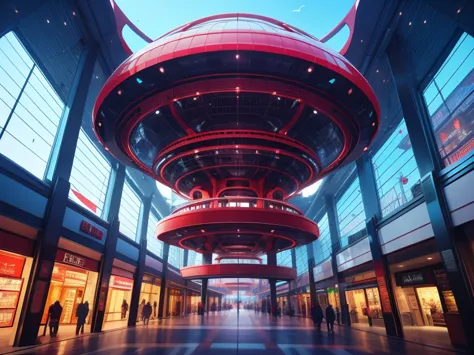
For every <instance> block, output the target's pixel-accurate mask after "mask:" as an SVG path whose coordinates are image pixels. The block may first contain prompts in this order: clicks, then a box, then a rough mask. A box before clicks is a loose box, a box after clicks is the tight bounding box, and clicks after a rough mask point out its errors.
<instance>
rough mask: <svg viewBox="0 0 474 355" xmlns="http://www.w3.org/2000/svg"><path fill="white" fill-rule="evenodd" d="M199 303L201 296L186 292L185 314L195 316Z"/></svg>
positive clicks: (193, 292) (196, 293) (194, 292)
mask: <svg viewBox="0 0 474 355" xmlns="http://www.w3.org/2000/svg"><path fill="white" fill-rule="evenodd" d="M200 302H201V294H200V293H199V292H196V291H190V290H188V291H187V293H186V314H197V312H198V306H199V303H200Z"/></svg>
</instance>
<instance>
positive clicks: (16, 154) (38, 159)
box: [0, 32, 64, 179]
mask: <svg viewBox="0 0 474 355" xmlns="http://www.w3.org/2000/svg"><path fill="white" fill-rule="evenodd" d="M0 48H1V50H0V114H1V116H0V117H1V118H0V126H1V128H0V132H1V139H0V153H2V154H3V155H5V156H6V157H8V158H9V159H11V160H12V161H14V162H15V163H17V164H18V165H20V166H22V167H23V168H25V169H26V170H28V171H29V172H30V173H32V174H33V175H35V176H36V177H38V178H40V179H43V177H44V173H45V170H46V166H47V163H48V159H49V155H50V153H51V148H52V145H53V143H54V139H55V136H56V133H57V130H58V125H59V121H60V119H61V115H62V111H63V108H64V102H63V101H62V100H61V98H60V97H59V96H58V94H57V93H56V91H55V90H53V88H52V87H51V85H50V83H49V82H48V81H47V79H46V77H45V76H44V75H43V73H42V72H41V71H40V70H39V68H38V67H37V66H35V64H34V62H33V60H32V59H31V57H30V56H29V54H28V53H27V52H26V50H25V48H24V47H23V46H22V45H21V43H20V41H19V40H18V38H17V37H16V36H15V35H14V34H13V33H11V32H10V33H8V34H6V35H5V36H4V37H2V38H0ZM28 75H29V79H28V82H26V80H27V78H28ZM25 82H26V85H25ZM23 86H24V90H23V92H22V93H21V88H22V87H23ZM16 101H18V103H17V106H16V108H15V111H14V112H11V110H12V109H13V105H14V103H15V102H16ZM10 113H12V114H11V118H10V121H9V122H8V123H7V118H8V117H9V115H10Z"/></svg>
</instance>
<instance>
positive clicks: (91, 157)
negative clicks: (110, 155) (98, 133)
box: [69, 129, 111, 216]
mask: <svg viewBox="0 0 474 355" xmlns="http://www.w3.org/2000/svg"><path fill="white" fill-rule="evenodd" d="M110 170H111V166H110V162H109V161H108V160H107V159H106V158H105V157H104V156H103V155H102V153H101V152H100V151H99V150H98V149H97V148H96V146H95V144H94V143H92V141H91V139H90V138H89V137H88V136H87V134H86V133H85V132H84V130H83V129H81V131H80V132H79V139H78V141H77V146H76V154H75V156H74V161H73V165H72V171H71V176H70V178H69V182H70V183H71V189H70V190H69V198H70V199H72V200H73V201H75V202H77V203H79V204H80V205H81V206H83V207H85V208H87V209H88V210H89V211H92V212H93V213H95V214H96V215H97V216H102V210H103V208H104V203H105V195H106V193H107V187H108V185H109V177H110Z"/></svg>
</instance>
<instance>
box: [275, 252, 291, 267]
mask: <svg viewBox="0 0 474 355" xmlns="http://www.w3.org/2000/svg"><path fill="white" fill-rule="evenodd" d="M291 261H292V260H291V250H283V251H281V252H279V253H277V265H279V266H287V267H292V262H291Z"/></svg>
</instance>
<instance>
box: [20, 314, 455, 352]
mask: <svg viewBox="0 0 474 355" xmlns="http://www.w3.org/2000/svg"><path fill="white" fill-rule="evenodd" d="M16 350H17V351H16V352H15V354H48V355H49V354H71V355H76V354H90V355H92V354H94V355H95V354H104V355H105V354H167V355H191V354H206V355H208V354H209V355H212V354H225V355H231V354H256V355H259V354H295V355H296V354H301V355H309V354H341V355H349V354H417V355H420V354H448V353H453V352H450V351H448V350H446V349H441V348H435V347H428V346H424V345H419V344H414V343H409V342H404V341H401V340H396V339H390V338H387V337H385V336H381V335H378V334H374V333H368V332H363V331H358V330H351V329H348V328H344V327H336V328H335V332H334V334H328V333H327V332H326V331H323V332H322V333H316V332H315V331H314V328H313V326H312V323H311V321H310V320H309V319H301V318H287V317H284V318H278V319H276V320H275V319H272V318H271V317H270V316H268V315H267V314H261V313H254V312H253V311H240V312H239V314H237V311H235V310H234V311H227V312H220V313H214V314H213V313H211V314H209V315H206V316H204V317H199V316H189V317H183V318H174V319H168V320H163V321H160V322H156V323H154V324H150V325H149V326H146V327H145V326H139V327H136V328H128V329H120V330H115V331H108V332H105V333H103V334H93V335H90V336H85V337H80V338H77V339H72V340H65V341H60V342H57V343H52V344H48V345H42V346H38V347H35V348H29V349H25V350H21V349H16Z"/></svg>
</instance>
